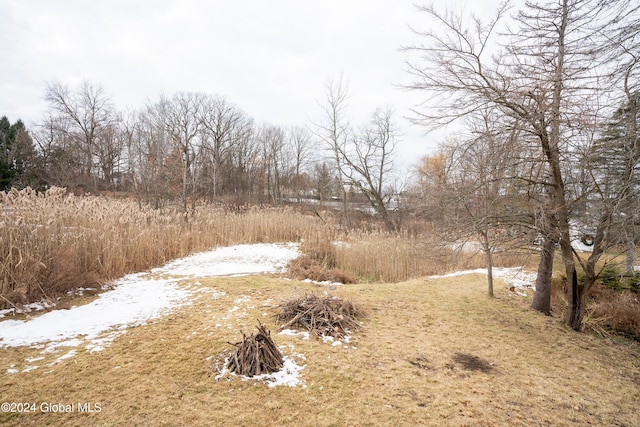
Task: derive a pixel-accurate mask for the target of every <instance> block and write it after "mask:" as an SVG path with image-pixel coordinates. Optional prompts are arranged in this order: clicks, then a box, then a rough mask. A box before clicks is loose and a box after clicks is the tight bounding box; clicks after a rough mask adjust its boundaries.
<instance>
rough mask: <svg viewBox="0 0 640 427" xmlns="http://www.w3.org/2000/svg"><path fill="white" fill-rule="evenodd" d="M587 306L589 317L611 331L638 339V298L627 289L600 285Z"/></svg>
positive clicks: (639, 318) (639, 338)
mask: <svg viewBox="0 0 640 427" xmlns="http://www.w3.org/2000/svg"><path fill="white" fill-rule="evenodd" d="M594 295H595V296H594V299H593V300H592V302H591V304H589V306H588V308H587V314H588V316H590V317H591V318H596V319H600V323H601V324H602V325H604V327H606V329H608V330H609V331H611V332H614V333H618V334H622V335H625V336H627V337H630V338H633V339H635V340H640V299H639V298H638V295H637V294H635V293H633V292H631V291H627V290H623V291H614V290H611V289H607V288H605V287H601V288H600V289H598V291H597V292H596V293H595V294H594Z"/></svg>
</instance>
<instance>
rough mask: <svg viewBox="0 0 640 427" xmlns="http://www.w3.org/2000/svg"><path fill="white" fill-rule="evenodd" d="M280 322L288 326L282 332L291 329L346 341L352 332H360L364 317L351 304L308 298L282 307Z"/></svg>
mask: <svg viewBox="0 0 640 427" xmlns="http://www.w3.org/2000/svg"><path fill="white" fill-rule="evenodd" d="M278 307H279V308H280V309H281V312H280V313H279V314H278V315H277V317H276V319H277V321H278V322H285V323H284V324H283V325H282V326H281V327H280V330H283V329H287V328H290V327H295V328H302V329H306V330H308V331H309V332H310V333H312V334H314V335H316V336H318V337H323V336H332V337H335V338H343V337H345V336H346V335H347V334H348V333H349V332H350V331H353V330H355V329H358V328H359V327H360V323H359V322H358V317H360V316H361V315H362V313H361V312H360V311H359V310H358V309H356V308H355V307H354V306H353V304H352V303H351V302H349V301H345V300H342V299H340V298H336V297H332V296H325V297H318V296H316V295H314V294H307V295H304V296H303V297H301V298H294V299H290V300H288V301H284V302H282V303H280V305H279V306H278Z"/></svg>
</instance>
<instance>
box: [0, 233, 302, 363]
mask: <svg viewBox="0 0 640 427" xmlns="http://www.w3.org/2000/svg"><path fill="white" fill-rule="evenodd" d="M298 255H299V253H298V245H297V244H294V243H289V244H266V243H261V244H255V245H238V246H231V247H224V248H218V249H216V250H213V251H210V252H203V253H200V254H195V255H192V256H189V257H186V258H183V259H179V260H175V261H172V262H170V263H168V264H167V265H165V266H164V267H161V268H156V269H153V270H151V272H150V273H138V274H132V275H128V276H125V277H123V278H121V279H119V280H117V281H115V282H114V283H113V284H112V285H113V289H112V290H109V291H107V292H104V293H102V294H100V295H99V296H98V297H97V299H96V300H94V301H93V302H91V303H89V304H86V305H83V306H79V307H73V308H71V309H70V310H55V311H50V312H48V313H44V314H43V315H41V316H39V317H36V318H33V319H30V320H3V321H0V348H6V347H16V346H36V345H40V346H42V345H43V344H44V343H49V344H48V345H47V349H50V350H49V351H51V350H53V349H55V348H57V347H60V346H79V345H81V344H82V343H83V342H87V347H86V348H87V349H88V350H90V351H91V352H93V351H100V350H102V349H103V348H104V347H105V346H106V345H108V344H109V343H110V342H111V341H112V340H113V339H114V338H115V337H117V336H118V335H120V334H123V333H125V332H126V328H127V327H130V326H137V325H143V324H145V323H146V322H148V321H149V320H152V319H155V318H157V317H159V316H162V315H164V314H166V313H169V312H170V311H171V310H172V309H175V308H177V307H180V306H181V305H184V304H187V303H188V302H189V300H190V298H191V297H193V295H194V294H195V293H196V292H199V291H200V290H201V289H202V288H198V287H196V286H193V285H192V286H191V287H188V288H187V287H184V286H179V285H178V281H179V280H181V279H184V278H191V277H212V276H227V275H238V274H250V273H269V272H277V271H279V270H280V269H282V268H284V267H285V266H286V264H287V263H288V262H289V261H290V260H292V259H294V258H295V257H297V256H298ZM158 275H164V276H165V277H167V278H162V279H158V278H157V277H158ZM222 295H224V293H217V291H214V292H213V294H212V296H213V298H214V299H216V298H218V297H220V296H222ZM243 302H244V301H243ZM70 340H74V341H70Z"/></svg>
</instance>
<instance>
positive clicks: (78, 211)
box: [0, 188, 332, 308]
mask: <svg viewBox="0 0 640 427" xmlns="http://www.w3.org/2000/svg"><path fill="white" fill-rule="evenodd" d="M0 212H2V217H1V219H0V308H3V306H5V307H6V306H8V305H10V304H23V303H26V302H31V301H35V300H39V299H41V298H42V297H45V298H46V297H49V298H52V299H55V297H58V296H60V295H64V294H65V293H66V292H67V291H69V290H73V289H75V288H78V287H94V286H96V285H98V284H100V283H103V282H104V281H108V280H112V279H115V278H118V277H121V276H123V275H124V274H127V273H131V272H137V271H145V270H147V269H150V268H153V267H157V266H159V265H163V264H164V263H166V262H167V261H169V260H171V259H175V258H179V257H182V256H185V255H187V254H190V253H193V252H197V251H202V250H208V249H211V248H214V247H216V246H218V245H230V244H236V243H257V242H282V241H297V240H300V239H303V238H305V237H306V236H313V235H317V234H325V235H331V233H332V227H331V225H330V224H325V223H323V222H322V221H321V220H320V219H319V218H317V217H315V216H312V215H304V214H301V213H298V212H296V211H294V210H292V209H259V208H253V209H252V208H247V209H241V210H238V211H227V210H224V209H221V208H219V207H218V208H216V207H213V206H200V207H198V209H197V210H196V211H195V212H194V213H193V215H191V216H189V217H188V220H187V221H185V217H184V215H183V214H182V213H179V212H176V211H172V210H164V211H161V210H154V209H151V208H148V207H143V208H139V207H138V205H137V204H136V202H135V201H134V200H128V199H113V198H107V197H97V196H90V197H77V196H74V195H73V194H68V193H67V192H66V191H65V190H64V189H60V188H52V189H50V190H49V191H47V192H46V193H44V194H42V193H40V194H37V193H35V192H34V191H32V190H23V191H16V190H12V191H10V192H8V193H2V192H0Z"/></svg>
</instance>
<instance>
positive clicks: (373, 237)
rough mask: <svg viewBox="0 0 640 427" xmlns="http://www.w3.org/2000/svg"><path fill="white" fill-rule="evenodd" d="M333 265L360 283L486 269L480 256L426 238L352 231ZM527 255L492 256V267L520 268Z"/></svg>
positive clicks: (339, 250) (335, 255)
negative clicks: (354, 277)
mask: <svg viewBox="0 0 640 427" xmlns="http://www.w3.org/2000/svg"><path fill="white" fill-rule="evenodd" d="M333 256H334V257H335V265H336V266H337V267H338V268H340V269H342V270H346V271H349V272H352V273H354V274H356V275H357V276H358V277H359V278H360V279H361V280H363V281H371V282H402V281H405V280H409V279H414V278H418V277H424V276H429V275H438V274H444V273H450V272H452V271H457V270H467V269H474V268H481V267H485V266H486V260H485V258H484V255H483V254H482V253H471V254H469V253H461V252H459V251H455V250H453V249H451V248H450V247H447V246H443V244H442V241H440V240H433V239H431V238H429V237H428V236H417V237H416V236H412V235H408V234H405V235H399V236H394V235H389V234H387V233H380V232H369V233H365V232H353V233H349V234H348V235H347V236H345V237H344V239H343V241H342V242H341V244H339V245H337V247H336V248H335V254H334V255H333ZM528 257H530V254H529V253H524V252H523V253H518V252H516V251H513V252H512V253H509V254H506V253H504V254H497V255H495V256H494V258H495V259H494V263H495V266H496V267H498V266H502V267H512V266H521V265H523V263H524V262H525V261H526V260H527V258H528Z"/></svg>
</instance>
